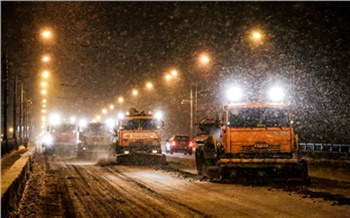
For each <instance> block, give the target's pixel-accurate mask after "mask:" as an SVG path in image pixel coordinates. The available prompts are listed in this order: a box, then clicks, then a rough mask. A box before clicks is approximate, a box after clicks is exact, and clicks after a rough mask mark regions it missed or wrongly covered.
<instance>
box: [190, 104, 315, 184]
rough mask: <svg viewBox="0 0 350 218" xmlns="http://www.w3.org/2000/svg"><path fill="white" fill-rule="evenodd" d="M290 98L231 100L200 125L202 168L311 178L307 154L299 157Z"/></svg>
mask: <svg viewBox="0 0 350 218" xmlns="http://www.w3.org/2000/svg"><path fill="white" fill-rule="evenodd" d="M289 117H290V115H289V110H288V106H287V105H286V104H282V103H266V102H245V103H234V104H228V105H225V106H224V107H223V110H221V111H220V112H219V113H218V114H217V115H216V119H213V120H212V121H208V120H203V121H202V122H201V123H200V124H199V127H200V129H201V130H202V131H204V132H205V133H206V134H203V135H200V136H198V137H197V138H196V139H195V140H196V143H197V149H196V165H197V171H198V174H200V175H204V176H206V177H208V178H210V179H213V178H240V179H241V178H242V177H246V175H247V174H249V175H252V174H253V175H254V178H257V177H263V178H271V177H273V178H283V179H287V181H290V180H298V181H302V182H308V181H309V177H308V170H307V165H306V162H305V160H301V159H300V158H299V157H298V152H297V150H298V148H297V142H296V141H297V137H296V135H295V134H294V129H293V127H292V125H291V122H290V119H289Z"/></svg>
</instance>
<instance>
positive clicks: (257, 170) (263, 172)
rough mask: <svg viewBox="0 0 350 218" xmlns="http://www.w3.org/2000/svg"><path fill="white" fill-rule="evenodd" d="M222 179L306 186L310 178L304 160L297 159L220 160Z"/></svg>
mask: <svg viewBox="0 0 350 218" xmlns="http://www.w3.org/2000/svg"><path fill="white" fill-rule="evenodd" d="M218 166H219V168H220V170H221V172H220V174H221V175H222V176H224V177H226V178H227V177H231V178H232V177H240V176H242V174H244V176H247V175H248V176H249V175H251V176H253V177H261V178H268V179H273V180H283V181H287V182H302V183H305V184H308V183H309V182H310V178H309V176H308V169H307V164H306V161H305V160H297V159H221V160H220V161H219V163H218Z"/></svg>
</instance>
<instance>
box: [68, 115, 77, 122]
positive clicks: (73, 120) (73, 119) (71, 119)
mask: <svg viewBox="0 0 350 218" xmlns="http://www.w3.org/2000/svg"><path fill="white" fill-rule="evenodd" d="M69 120H70V123H72V124H75V122H76V121H77V119H76V118H75V117H74V116H71V117H70V118H69Z"/></svg>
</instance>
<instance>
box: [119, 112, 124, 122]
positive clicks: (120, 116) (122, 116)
mask: <svg viewBox="0 0 350 218" xmlns="http://www.w3.org/2000/svg"><path fill="white" fill-rule="evenodd" d="M122 119H124V114H123V113H122V112H119V113H118V120H122Z"/></svg>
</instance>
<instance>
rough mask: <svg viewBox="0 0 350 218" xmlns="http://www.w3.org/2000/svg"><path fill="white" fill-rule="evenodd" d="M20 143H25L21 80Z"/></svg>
mask: <svg viewBox="0 0 350 218" xmlns="http://www.w3.org/2000/svg"><path fill="white" fill-rule="evenodd" d="M19 143H20V145H23V82H22V81H21V100H20V105H19Z"/></svg>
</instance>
